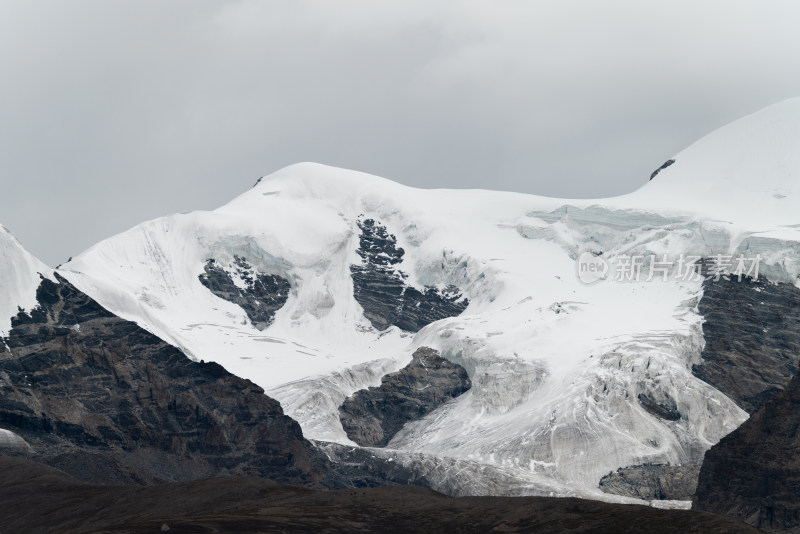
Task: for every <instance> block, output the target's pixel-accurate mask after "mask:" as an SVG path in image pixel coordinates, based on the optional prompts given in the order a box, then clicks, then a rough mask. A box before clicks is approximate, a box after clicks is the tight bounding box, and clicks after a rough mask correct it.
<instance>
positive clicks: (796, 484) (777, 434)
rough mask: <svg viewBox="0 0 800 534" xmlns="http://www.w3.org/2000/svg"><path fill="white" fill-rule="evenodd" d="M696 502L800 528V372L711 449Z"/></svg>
mask: <svg viewBox="0 0 800 534" xmlns="http://www.w3.org/2000/svg"><path fill="white" fill-rule="evenodd" d="M692 507H693V508H694V509H698V510H708V511H711V512H716V513H720V514H724V515H727V516H731V517H735V518H739V519H742V520H744V521H747V522H748V523H750V524H752V525H755V526H757V527H759V528H763V529H767V530H770V531H773V532H800V376H795V377H794V378H793V379H792V380H791V381H790V382H789V384H788V385H787V386H786V388H785V389H784V390H783V391H781V392H779V393H777V394H775V395H774V396H773V397H772V399H771V400H769V401H768V402H767V403H766V404H764V405H763V406H761V407H760V408H759V409H758V410H756V411H755V412H754V413H753V414H752V415H751V416H750V419H748V420H747V421H745V422H744V423H743V424H742V425H741V426H740V427H739V428H737V429H736V430H734V431H733V432H731V433H730V434H728V435H727V436H725V437H724V438H722V440H720V442H719V443H717V444H716V445H714V446H713V447H712V448H711V449H710V450H709V451H707V452H706V456H705V460H704V461H703V467H702V469H701V471H700V479H699V482H698V485H697V492H696V494H695V498H694V502H693V504H692Z"/></svg>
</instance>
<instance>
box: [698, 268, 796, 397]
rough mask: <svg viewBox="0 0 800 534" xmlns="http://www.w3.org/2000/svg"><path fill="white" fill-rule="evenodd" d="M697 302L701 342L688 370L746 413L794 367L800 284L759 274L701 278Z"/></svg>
mask: <svg viewBox="0 0 800 534" xmlns="http://www.w3.org/2000/svg"><path fill="white" fill-rule="evenodd" d="M698 308H699V311H700V314H701V315H702V316H703V318H704V323H703V336H704V338H705V342H706V344H705V348H704V349H703V353H702V358H703V361H702V363H700V364H698V365H695V366H693V368H692V372H693V373H694V375H695V376H697V377H698V378H700V379H701V380H704V381H705V382H707V383H709V384H711V385H712V386H714V387H715V388H717V389H718V390H720V391H722V392H723V393H724V394H725V395H727V396H728V397H730V398H731V399H733V400H734V401H735V402H736V403H737V404H738V405H739V406H740V407H741V408H742V409H744V410H745V411H747V412H748V413H751V412H753V411H754V410H755V409H756V408H757V407H759V406H761V405H762V404H763V403H764V402H766V401H767V400H769V399H770V398H771V397H772V396H773V395H775V394H776V393H777V392H778V391H780V390H781V389H783V387H784V386H785V385H786V384H787V383H788V382H789V380H790V379H791V378H792V376H793V375H794V374H795V373H796V372H797V366H798V360H800V289H797V288H796V287H794V286H793V285H791V284H783V283H771V282H769V281H768V280H766V279H765V278H764V277H760V278H758V279H757V280H754V279H752V278H742V281H741V282H740V281H738V279H737V278H736V277H730V279H729V280H726V279H725V278H720V279H719V280H718V281H716V282H715V281H713V280H709V279H706V281H705V282H703V297H702V298H701V299H700V303H699V305H698Z"/></svg>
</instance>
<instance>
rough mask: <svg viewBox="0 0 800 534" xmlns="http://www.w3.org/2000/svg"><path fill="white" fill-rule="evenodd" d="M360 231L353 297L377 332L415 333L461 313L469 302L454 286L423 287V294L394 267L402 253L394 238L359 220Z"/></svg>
mask: <svg viewBox="0 0 800 534" xmlns="http://www.w3.org/2000/svg"><path fill="white" fill-rule="evenodd" d="M358 227H359V229H360V230H361V236H360V239H359V248H358V254H359V256H361V258H362V262H361V264H360V265H353V266H351V267H350V273H351V275H352V277H353V296H354V297H355V299H356V301H357V302H358V303H359V304H360V305H361V307H362V308H363V309H364V316H365V317H366V318H367V319H369V321H370V323H372V326H374V327H375V328H377V329H378V330H385V329H387V328H389V327H390V326H392V325H394V326H397V327H399V328H400V329H402V330H407V331H409V332H417V331H418V330H420V329H421V328H422V327H423V326H426V325H428V324H430V323H432V322H434V321H438V320H439V319H444V318H446V317H454V316H456V315H459V314H460V313H461V312H463V311H464V310H465V309H466V308H467V305H468V304H469V301H468V300H467V298H466V297H463V296H462V294H461V290H459V289H458V288H457V287H455V286H447V287H425V288H424V289H423V290H422V291H420V290H418V289H416V288H414V287H412V286H410V285H408V284H407V283H406V278H407V275H406V274H405V273H403V272H402V271H400V270H399V269H398V268H397V267H396V266H397V264H399V263H400V262H401V261H402V260H403V255H404V254H405V251H404V250H403V249H402V248H400V247H398V246H397V238H396V237H395V236H394V235H392V234H390V233H389V232H388V231H387V230H386V227H385V226H383V225H382V224H380V223H379V222H377V221H375V220H373V219H364V220H359V221H358Z"/></svg>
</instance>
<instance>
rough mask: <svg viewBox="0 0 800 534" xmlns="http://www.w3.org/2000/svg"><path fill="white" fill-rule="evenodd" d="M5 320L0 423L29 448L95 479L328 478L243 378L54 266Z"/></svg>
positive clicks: (318, 459) (287, 423)
mask: <svg viewBox="0 0 800 534" xmlns="http://www.w3.org/2000/svg"><path fill="white" fill-rule="evenodd" d="M56 277H57V279H58V283H55V282H52V281H50V280H47V279H43V280H42V282H41V285H40V286H39V288H38V291H37V299H38V301H39V303H40V306H39V307H37V308H35V309H34V310H32V311H31V312H30V313H29V314H28V313H24V312H20V313H19V314H18V315H17V316H16V317H15V318H14V319H13V320H12V329H11V331H10V334H9V337H8V339H6V344H7V346H8V349H9V350H10V352H9V351H6V352H5V354H3V355H2V357H0V428H5V429H8V430H10V431H12V432H14V433H16V434H18V435H19V436H20V437H22V438H23V439H25V440H26V441H27V442H28V443H29V444H30V445H31V447H32V448H33V450H34V451H35V453H36V456H35V458H36V459H38V460H40V461H43V462H48V463H51V464H53V465H57V466H59V467H61V468H62V469H64V470H66V471H68V472H69V473H71V474H73V475H74V476H76V477H78V478H80V479H82V480H86V481H93V482H104V483H151V482H157V481H166V480H189V479H195V478H199V477H205V476H212V475H219V474H224V473H232V474H241V475H245V474H247V475H255V476H265V477H271V478H275V479H278V480H282V481H286V482H290V483H295V484H305V485H311V486H321V485H329V484H331V482H330V481H328V480H327V479H326V477H328V473H326V469H327V466H328V464H327V460H325V459H324V458H323V456H322V454H321V453H319V452H318V451H316V450H315V449H314V448H313V446H312V445H311V444H310V443H309V442H308V441H306V440H305V439H304V438H303V435H302V433H301V430H300V426H299V425H298V424H297V423H296V422H295V421H293V420H292V419H290V418H289V417H287V416H285V415H284V414H283V411H282V409H281V406H280V404H279V403H278V402H276V401H275V400H273V399H271V398H269V397H267V396H266V395H265V394H264V391H263V390H262V389H261V388H260V387H258V386H256V385H255V384H253V383H252V382H250V381H248V380H244V379H241V378H238V377H236V376H233V375H231V374H230V373H228V372H227V371H226V370H225V369H223V368H222V367H221V366H220V365H218V364H216V363H197V362H193V361H191V360H190V359H189V358H187V357H186V356H185V355H184V354H183V353H181V352H180V351H179V350H177V349H175V348H174V347H172V346H170V345H168V344H166V343H164V342H163V341H161V340H160V339H158V338H157V337H155V336H153V335H152V334H150V333H148V332H147V331H145V330H143V329H142V328H140V327H139V326H137V325H136V324H135V323H132V322H129V321H125V320H122V319H120V318H119V317H117V316H115V315H113V314H111V313H110V312H108V311H107V310H105V309H104V308H102V307H101V306H100V305H98V304H97V303H96V302H95V301H94V300H92V299H91V298H89V297H88V296H86V295H85V294H83V293H81V292H80V291H78V290H77V289H76V288H75V287H74V286H72V285H71V284H70V283H69V282H68V281H66V280H64V279H63V278H61V277H59V276H58V275H56Z"/></svg>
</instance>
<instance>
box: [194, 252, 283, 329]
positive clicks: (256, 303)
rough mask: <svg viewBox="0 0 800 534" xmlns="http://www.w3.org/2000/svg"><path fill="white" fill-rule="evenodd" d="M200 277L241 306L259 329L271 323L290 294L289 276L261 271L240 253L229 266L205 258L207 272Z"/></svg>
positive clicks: (210, 288)
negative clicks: (283, 276) (240, 255)
mask: <svg viewBox="0 0 800 534" xmlns="http://www.w3.org/2000/svg"><path fill="white" fill-rule="evenodd" d="M199 278H200V283H202V284H203V285H204V286H206V287H207V288H208V290H209V291H211V292H212V293H214V294H215V295H216V296H218V297H219V298H221V299H223V300H227V301H228V302H232V303H234V304H236V305H237V306H239V307H240V308H242V309H243V310H244V311H245V313H247V317H248V318H249V319H250V322H252V323H253V326H255V327H256V328H258V329H259V330H263V329H264V328H266V327H268V326H269V325H270V324H272V320H273V319H274V318H275V312H277V311H278V310H279V309H281V308H282V307H283V305H284V304H286V300H287V299H288V298H289V289H290V285H289V281H288V280H286V279H285V278H281V277H280V276H278V275H275V274H264V273H259V272H258V271H257V270H255V269H254V268H253V267H252V266H251V265H250V264H249V263H248V262H247V259H246V258H240V257H239V256H234V258H233V262H232V263H231V264H230V265H229V266H228V268H227V269H226V268H225V267H224V266H223V265H221V264H220V263H219V262H217V261H216V260H214V259H209V260H206V265H205V273H203V274H201V275H200V276H199ZM234 279H235V280H234ZM236 282H238V284H237V283H236Z"/></svg>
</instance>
